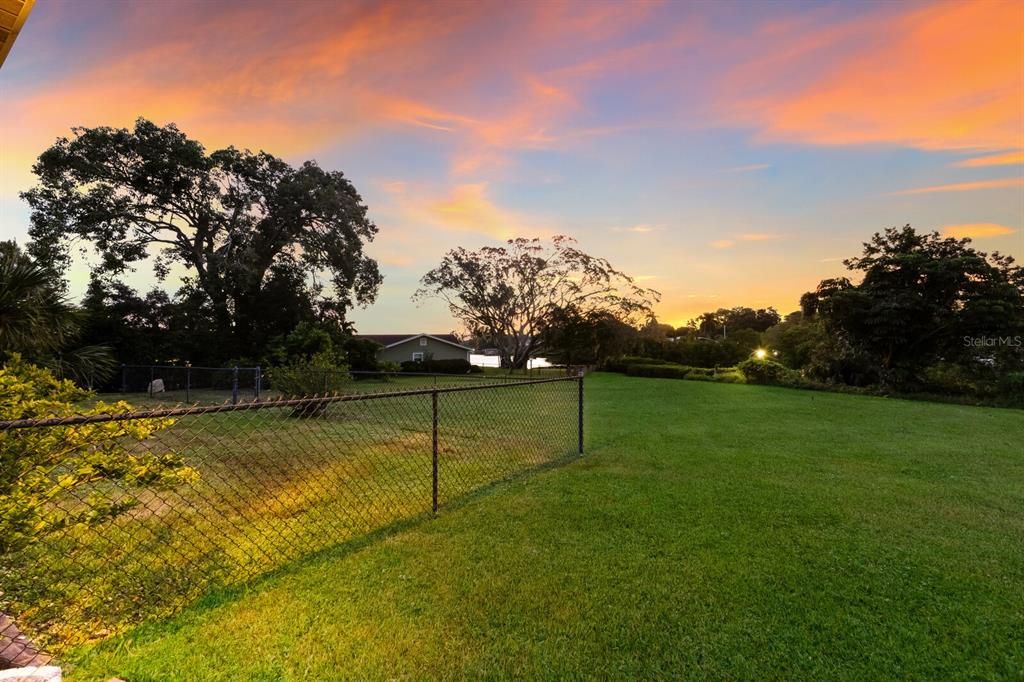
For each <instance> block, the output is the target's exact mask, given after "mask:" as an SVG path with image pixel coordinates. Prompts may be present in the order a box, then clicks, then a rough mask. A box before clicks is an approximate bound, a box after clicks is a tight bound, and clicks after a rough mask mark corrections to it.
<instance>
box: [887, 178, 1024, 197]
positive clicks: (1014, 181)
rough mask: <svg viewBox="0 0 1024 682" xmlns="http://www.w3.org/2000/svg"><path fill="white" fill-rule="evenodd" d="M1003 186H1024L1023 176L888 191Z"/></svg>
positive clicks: (941, 190)
mask: <svg viewBox="0 0 1024 682" xmlns="http://www.w3.org/2000/svg"><path fill="white" fill-rule="evenodd" d="M1005 187H1024V177H1021V178H999V179H996V180H978V181H975V182H954V183H952V184H949V185H932V186H931V187H916V188H914V189H903V190H900V191H898V192H890V193H889V194H890V196H895V195H903V194H931V193H933V192H970V191H973V190H976V189H1002V188H1005Z"/></svg>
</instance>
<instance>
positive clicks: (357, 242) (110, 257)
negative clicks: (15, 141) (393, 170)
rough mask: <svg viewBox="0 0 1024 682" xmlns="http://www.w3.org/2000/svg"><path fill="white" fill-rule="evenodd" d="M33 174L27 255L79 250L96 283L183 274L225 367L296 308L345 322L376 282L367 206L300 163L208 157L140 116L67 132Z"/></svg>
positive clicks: (284, 327) (46, 257)
mask: <svg viewBox="0 0 1024 682" xmlns="http://www.w3.org/2000/svg"><path fill="white" fill-rule="evenodd" d="M33 172H34V173H35V174H36V176H37V177H38V178H39V182H38V184H37V186H36V187H34V188H32V189H31V190H29V191H27V192H25V193H23V194H22V197H23V198H24V199H25V200H26V201H28V203H29V205H30V206H31V208H32V218H31V220H32V224H31V227H30V229H29V234H30V235H31V237H32V239H33V240H34V241H33V242H32V244H31V249H32V252H33V254H34V255H36V256H37V257H38V258H40V259H41V260H42V261H43V262H44V263H46V264H47V265H49V266H51V267H53V268H54V269H59V268H60V267H61V266H64V265H66V264H67V263H68V262H69V248H70V246H71V245H72V244H73V243H76V242H85V243H87V244H91V245H92V246H93V248H94V249H95V251H96V253H97V255H98V256H99V258H100V261H99V264H98V266H97V268H96V272H97V273H98V274H102V275H110V276H118V275H120V274H122V273H123V272H124V271H126V270H127V269H129V268H131V267H132V266H134V265H135V264H136V263H140V262H144V261H149V262H151V264H152V268H153V271H154V273H155V274H156V275H157V276H158V277H159V278H161V279H162V278H164V277H166V276H167V275H168V274H169V272H170V270H171V268H172V266H178V267H183V268H184V269H186V270H187V271H188V273H189V278H190V279H189V281H188V282H187V283H186V286H185V287H184V289H187V290H188V296H189V297H190V298H191V297H193V296H195V295H197V294H199V295H201V297H202V299H203V302H204V304H206V305H208V306H209V309H210V312H211V316H212V319H213V321H214V322H215V323H216V328H217V329H219V330H221V333H223V334H225V335H227V334H230V336H231V339H232V342H233V344H232V345H233V349H232V351H233V352H232V355H235V356H247V357H258V356H259V355H260V354H261V353H262V351H263V347H264V345H265V343H266V341H267V340H268V339H269V338H272V337H274V336H278V335H280V334H282V333H286V332H287V331H288V330H289V329H290V328H291V327H294V325H295V324H296V323H297V321H298V320H297V319H296V316H297V315H299V314H300V313H301V312H302V311H311V310H315V311H316V312H317V313H318V314H319V315H320V316H323V317H332V318H334V319H337V320H344V316H345V312H346V311H347V309H348V308H349V307H351V306H352V305H356V304H366V303H370V302H372V301H373V300H374V298H375V296H376V292H377V288H378V286H379V285H380V282H381V276H380V273H379V272H378V268H377V263H376V262H375V261H374V260H373V259H371V258H369V257H368V256H366V254H365V253H364V252H363V246H364V244H365V243H366V242H369V241H371V240H372V239H373V238H374V236H375V235H376V233H377V227H376V226H375V225H374V224H373V222H371V221H370V220H369V218H368V217H367V207H366V205H365V204H363V202H362V198H361V197H360V196H359V194H358V193H357V192H356V190H355V188H354V187H353V186H352V183H351V182H349V180H348V179H346V178H345V176H344V175H343V174H342V173H341V172H337V171H325V170H323V169H321V168H320V167H319V166H318V165H317V164H316V163H315V162H312V161H307V162H305V163H303V164H302V165H301V166H299V167H297V168H294V167H292V166H290V165H289V164H287V163H285V162H284V161H282V160H281V159H279V158H276V157H274V156H272V155H270V154H268V153H266V152H259V153H253V152H250V151H247V150H245V151H243V150H239V149H236V148H234V147H228V148H226V149H221V150H217V151H214V152H211V153H209V154H208V153H207V152H206V150H205V149H204V148H203V146H202V145H201V144H200V143H198V142H197V141H195V140H191V139H189V138H188V137H187V136H186V135H185V134H184V133H182V132H181V131H180V130H178V129H177V128H176V127H175V126H174V125H173V124H169V125H166V126H163V127H160V126H157V125H155V124H154V123H152V122H150V121H147V120H145V119H141V118H140V119H139V120H138V121H136V123H135V126H134V128H133V129H132V130H128V129H118V128H109V127H97V128H75V129H74V136H73V137H71V138H60V139H58V140H57V141H56V142H55V143H54V145H53V146H52V147H50V148H49V149H47V150H45V151H44V152H43V153H42V154H41V155H40V156H39V160H38V162H37V163H36V164H35V166H34V167H33ZM154 253H155V254H156V255H155V256H154ZM325 273H326V275H327V278H328V286H325V285H323V284H320V282H322V281H323V279H324V278H323V275H324V274H325ZM279 321H280V322H282V324H278V322H279Z"/></svg>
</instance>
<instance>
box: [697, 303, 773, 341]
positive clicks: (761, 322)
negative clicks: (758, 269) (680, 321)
mask: <svg viewBox="0 0 1024 682" xmlns="http://www.w3.org/2000/svg"><path fill="white" fill-rule="evenodd" d="M780 319H781V318H780V317H779V313H778V312H777V311H776V310H775V308H772V307H768V308H758V309H756V310H755V309H754V308H746V307H743V306H738V307H736V308H719V309H718V310H716V311H714V312H708V313H703V314H701V315H699V316H698V317H697V318H696V319H694V320H691V321H690V326H691V327H694V328H695V329H696V330H697V332H698V333H699V334H700V335H701V336H704V337H707V338H729V335H730V334H732V333H733V332H736V331H739V330H741V329H749V330H751V331H755V332H759V333H760V332H763V331H765V330H766V329H768V328H769V327H771V326H772V325H776V324H778V323H779V320H780Z"/></svg>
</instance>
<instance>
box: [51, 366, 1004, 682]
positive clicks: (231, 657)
mask: <svg viewBox="0 0 1024 682" xmlns="http://www.w3.org/2000/svg"><path fill="white" fill-rule="evenodd" d="M587 386H588V388H587V410H586V411H587V419H588V428H587V433H588V454H587V455H586V456H585V457H584V458H582V459H579V460H576V461H573V462H571V463H570V464H568V465H566V466H563V467H559V468H555V469H548V470H545V471H541V472H538V473H535V474H532V475H527V476H523V477H520V478H517V479H515V480H513V481H511V482H508V483H505V484H501V485H498V486H495V487H493V488H490V489H488V490H487V491H486V492H484V493H478V494H476V495H475V496H473V497H472V498H470V499H469V500H468V501H466V502H463V503H461V504H458V505H453V506H452V507H451V508H449V510H447V511H445V512H443V513H441V514H440V515H439V516H438V517H436V518H433V519H427V520H424V521H421V522H416V523H412V524H406V525H405V526H401V527H398V528H397V529H395V530H394V531H393V532H390V533H387V532H385V533H379V534H377V535H376V536H372V537H370V538H369V539H367V540H363V541H355V542H352V543H350V544H348V545H344V546H341V547H338V548H336V549H334V550H328V551H327V552H325V553H323V554H321V555H319V556H316V557H314V558H312V559H307V560H305V561H304V562H302V563H300V564H298V565H296V566H295V567H294V568H291V569H288V570H286V571H284V572H281V573H278V574H276V575H274V576H272V577H270V578H268V579H264V580H262V581H259V582H257V583H253V584H251V585H250V586H249V587H247V588H244V589H242V590H236V591H233V592H222V593H220V594H218V595H213V596H211V597H210V598H208V599H206V600H205V601H204V602H202V603H201V604H200V605H198V606H196V607H194V608H192V609H189V610H187V611H185V612H184V613H182V614H181V615H179V616H178V617H176V618H174V619H172V620H168V621H165V622H163V623H159V624H154V625H150V626H146V627H143V628H140V629H138V630H136V631H134V632H132V633H129V634H128V635H126V636H123V637H121V638H118V639H114V640H111V641H108V642H105V643H104V644H102V645H100V646H98V647H95V648H90V649H81V650H79V651H77V652H75V654H74V655H73V656H72V657H70V658H69V660H68V663H69V664H71V667H70V673H71V674H70V675H69V679H71V680H76V679H81V680H86V679H105V678H106V677H108V676H111V675H118V676H120V677H122V678H124V679H126V680H129V681H130V682H132V681H135V682H138V681H142V680H278V679H285V680H305V679H340V678H356V679H358V678H370V679H374V678H376V679H383V678H388V679H391V678H405V679H439V678H452V677H454V678H466V677H468V678H490V679H501V678H547V679H566V678H601V679H604V678H618V679H632V678H640V677H643V678H667V677H680V678H708V677H711V678H729V679H755V678H756V679H762V678H796V679H821V678H844V679H883V678H919V679H921V678H927V679H947V678H990V679H997V678H1003V679H1007V678H1008V679H1020V678H1021V677H1022V676H1024V637H1022V633H1024V413H1022V412H1020V411H1012V410H998V409H986V408H974V407H962V406H954V405H939V404H929V403H921V402H906V401H898V400H885V399H880V398H870V397H862V396H850V395H840V394H828V393H816V392H807V391H796V390H788V389H775V388H766V387H757V386H745V385H720V384H710V383H698V382H687V381H675V380H660V379H634V378H626V377H621V376H610V375H595V376H592V377H591V378H588V380H587Z"/></svg>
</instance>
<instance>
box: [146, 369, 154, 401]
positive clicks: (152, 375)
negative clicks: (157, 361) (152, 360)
mask: <svg viewBox="0 0 1024 682" xmlns="http://www.w3.org/2000/svg"><path fill="white" fill-rule="evenodd" d="M154 371H155V370H154V369H153V365H150V366H149V388H148V389H147V392H148V393H149V397H150V398H152V397H153V381H154Z"/></svg>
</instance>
